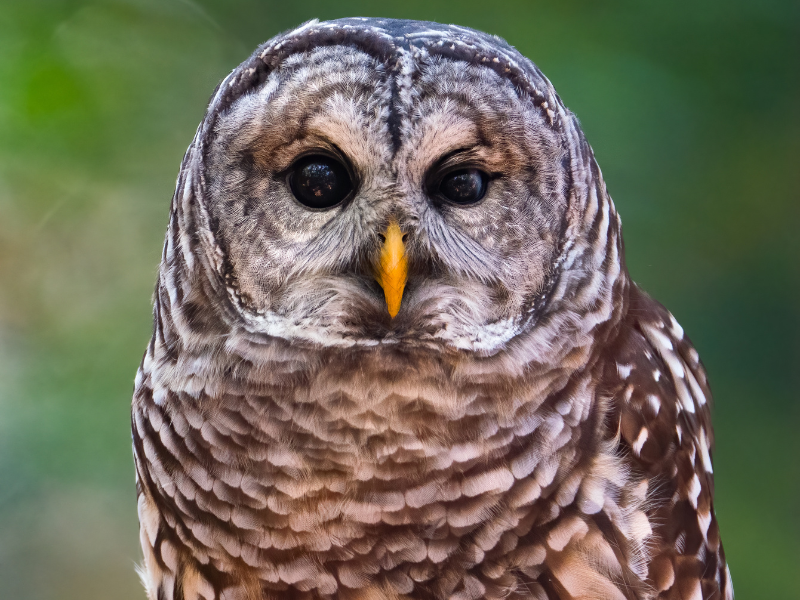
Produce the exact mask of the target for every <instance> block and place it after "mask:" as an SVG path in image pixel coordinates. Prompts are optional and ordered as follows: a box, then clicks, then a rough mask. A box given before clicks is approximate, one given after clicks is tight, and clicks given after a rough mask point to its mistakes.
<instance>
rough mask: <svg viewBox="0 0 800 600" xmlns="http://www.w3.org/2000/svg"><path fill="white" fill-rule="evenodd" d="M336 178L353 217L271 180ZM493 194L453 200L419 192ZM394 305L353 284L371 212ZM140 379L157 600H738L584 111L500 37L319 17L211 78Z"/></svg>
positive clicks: (700, 438) (659, 330) (683, 394)
mask: <svg viewBox="0 0 800 600" xmlns="http://www.w3.org/2000/svg"><path fill="white" fill-rule="evenodd" d="M319 147H323V148H329V147H330V150H331V152H336V153H342V154H344V155H346V156H347V157H348V159H349V160H350V161H351V162H352V165H353V170H354V176H355V177H356V179H357V181H358V191H357V193H356V194H355V196H354V198H353V200H352V201H351V203H350V204H348V205H347V206H346V207H344V208H342V209H341V210H338V209H337V210H336V211H328V212H313V211H307V210H305V209H303V208H302V207H300V206H299V205H298V204H297V203H296V202H293V201H292V200H291V198H290V197H289V194H288V191H287V187H286V185H285V183H284V181H283V179H281V177H280V176H279V175H275V174H280V173H283V172H284V171H285V169H286V168H288V167H289V164H290V163H291V160H292V158H293V157H295V156H297V155H299V154H302V153H303V152H305V151H307V149H308V148H312V149H313V148H319ZM463 149H466V150H465V152H467V153H468V156H467V158H468V159H469V160H470V161H475V162H477V163H479V164H481V165H482V166H483V167H484V168H486V169H487V170H488V171H491V172H493V173H496V174H497V175H496V177H495V178H494V179H493V180H492V182H491V184H490V189H489V192H487V198H486V199H485V200H484V201H483V202H482V203H481V205H480V206H476V207H474V208H469V209H463V208H462V209H454V208H453V207H436V206H433V205H432V204H431V203H430V202H429V201H428V199H427V197H426V195H425V193H424V190H425V176H426V175H425V174H426V172H427V169H429V168H430V165H431V164H432V163H433V162H435V161H436V160H439V159H441V157H443V156H444V157H445V160H447V158H446V157H447V156H448V155H449V154H448V153H449V152H451V151H453V150H458V151H462V150H463ZM389 218H397V219H399V221H400V223H401V226H402V227H403V228H404V230H405V231H409V232H411V233H410V234H409V240H408V254H409V260H410V275H409V286H408V288H407V291H406V294H405V295H404V297H403V305H402V308H401V312H400V313H399V314H398V316H397V317H396V319H390V318H389V317H388V315H387V314H386V308H385V305H384V304H382V296H381V295H380V294H379V293H377V292H376V287H375V286H376V284H375V283H374V280H373V279H372V277H371V276H370V272H369V264H370V262H371V261H372V260H373V258H374V256H375V253H376V252H377V251H378V248H379V243H380V242H379V236H378V234H379V233H380V231H381V230H382V227H383V226H385V224H386V222H387V219H389ZM154 315H155V327H154V334H153V338H152V340H151V342H150V344H149V345H148V347H147V350H146V352H145V356H144V359H143V361H142V364H141V367H140V369H139V372H138V373H137V377H136V385H135V393H134V398H133V412H132V428H133V446H134V456H135V464H136V475H137V491H138V508H139V519H140V523H141V543H142V548H143V551H144V564H143V568H142V579H143V581H144V583H145V586H146V588H147V593H148V596H149V598H150V599H151V600H181V599H183V600H195V599H204V600H212V599H213V600H217V599H220V600H222V599H225V600H234V599H236V600H238V599H242V600H259V599H267V598H269V599H273V598H274V599H278V598H309V599H311V598H342V599H353V600H356V599H359V600H360V599H365V600H366V599H375V600H378V599H381V600H382V599H386V600H389V599H392V600H394V599H398V598H409V599H411V598H419V599H431V600H433V599H436V600H439V599H445V598H449V599H458V600H477V599H479V598H487V599H495V598H497V599H501V598H519V599H523V598H524V599H538V600H544V599H574V600H577V599H598V600H599V599H643V600H644V599H656V598H658V599H665V600H666V599H681V600H708V599H717V600H722V599H731V598H733V589H732V585H731V582H730V574H729V571H728V569H727V566H726V563H725V558H724V553H723V550H722V545H721V542H720V536H719V529H718V525H717V521H716V518H715V516H714V510H713V469H712V461H711V451H712V445H713V434H712V429H711V420H710V401H711V396H710V392H709V387H708V382H707V380H706V375H705V371H704V370H703V367H702V365H701V364H700V362H699V358H698V355H697V352H696V351H695V350H694V348H693V347H692V345H691V343H690V342H689V340H688V338H687V337H686V336H685V335H684V332H683V330H682V329H681V327H680V325H678V323H677V322H676V321H675V319H674V318H673V317H672V316H671V315H670V314H669V313H668V312H667V311H666V310H665V309H664V308H662V307H661V306H660V305H659V304H658V303H657V302H655V301H654V300H652V299H650V298H649V297H648V296H647V295H646V294H645V293H644V292H642V291H641V290H640V289H639V288H638V287H636V286H635V285H634V284H633V283H631V282H630V279H629V276H628V274H627V271H626V269H625V266H624V258H623V254H622V238H621V227H620V220H619V217H618V216H617V213H616V211H615V209H614V205H613V203H612V202H611V199H610V198H609V196H608V194H607V192H606V189H605V184H604V183H603V180H602V176H601V174H600V171H599V169H598V167H597V165H596V163H595V160H594V157H593V155H592V152H591V149H590V148H589V146H588V144H587V143H586V141H585V139H584V137H583V134H582V132H581V131H580V128H579V126H578V124H577V120H576V119H575V118H574V117H573V115H572V114H571V113H570V112H569V111H568V110H567V109H566V108H565V107H564V106H563V104H562V103H561V100H560V99H559V97H558V96H557V94H556V93H555V91H554V90H553V88H552V86H551V85H550V83H549V82H548V81H547V79H546V78H545V77H544V76H543V75H542V74H541V72H540V71H539V70H538V69H537V68H536V67H535V66H534V65H533V64H532V63H531V62H530V61H528V60H527V59H525V58H524V57H522V56H521V55H519V54H518V53H517V52H516V51H515V50H513V49H512V48H511V47H509V46H508V45H507V44H506V43H505V42H503V41H502V40H499V39H498V38H493V37H490V36H487V35H485V34H481V33H479V32H475V31H473V30H469V29H465V28H460V27H454V26H443V25H438V24H434V23H422V22H409V21H389V20H378V19H345V20H342V21H334V22H330V23H318V22H310V23H307V24H305V25H303V26H302V27H300V28H298V29H297V30H294V31H291V32H288V33H286V34H284V35H282V36H279V37H277V38H275V39H273V40H271V41H270V42H267V43H266V44H265V45H264V46H262V47H260V48H259V49H257V50H256V52H255V53H254V54H253V56H252V57H251V58H250V59H248V60H247V61H245V62H244V63H243V64H242V65H240V66H239V67H238V68H237V69H235V70H234V71H233V72H232V73H231V74H230V75H229V76H228V77H227V78H226V79H225V80H224V81H223V82H222V83H221V84H220V86H219V87H218V89H217V91H216V93H215V95H214V96H213V98H212V100H211V104H210V106H209V109H208V112H207V115H206V118H205V119H204V121H203V123H202V124H201V126H200V127H199V128H198V131H197V134H196V136H195V139H194V140H193V142H192V144H191V146H190V147H189V150H188V151H187V153H186V156H185V158H184V161H183V165H182V167H181V171H180V174H179V177H178V183H177V189H176V193H175V196H174V198H173V203H172V208H171V211H170V220H169V228H168V231H167V238H166V243H165V247H164V253H163V258H162V263H161V267H160V270H159V277H158V283H157V288H156V294H155V309H154Z"/></svg>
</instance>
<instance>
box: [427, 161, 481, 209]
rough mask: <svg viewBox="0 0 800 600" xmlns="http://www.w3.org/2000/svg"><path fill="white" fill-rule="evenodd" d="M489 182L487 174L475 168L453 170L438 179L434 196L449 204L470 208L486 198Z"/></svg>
mask: <svg viewBox="0 0 800 600" xmlns="http://www.w3.org/2000/svg"><path fill="white" fill-rule="evenodd" d="M489 180H490V177H489V174H488V173H486V172H485V171H482V170H481V169H478V168H476V167H463V168H460V169H453V170H450V171H447V172H446V173H444V174H443V175H442V177H441V178H440V179H439V182H438V184H437V185H436V195H437V196H440V197H441V198H443V199H444V200H445V201H447V202H448V203H449V204H454V205H456V206H472V205H475V204H477V203H478V202H480V201H481V200H483V198H484V197H485V196H486V190H487V188H488V187H489Z"/></svg>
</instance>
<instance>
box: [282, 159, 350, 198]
mask: <svg viewBox="0 0 800 600" xmlns="http://www.w3.org/2000/svg"><path fill="white" fill-rule="evenodd" d="M289 188H290V189H291V190H292V194H294V197H295V198H297V201H298V202H300V204H302V205H303V206H307V207H308V208H312V209H316V210H322V209H326V208H332V207H334V206H336V205H337V204H339V203H340V202H341V201H342V200H344V199H345V198H346V197H347V195H348V194H349V193H350V192H351V191H352V190H353V183H352V181H351V180H350V175H349V174H348V172H347V169H346V168H345V166H344V165H343V164H342V163H340V162H339V161H337V160H336V159H334V158H331V157H329V156H319V155H314V156H305V157H303V158H301V159H300V160H299V161H298V162H297V163H295V165H294V166H293V167H292V170H291V171H290V173H289Z"/></svg>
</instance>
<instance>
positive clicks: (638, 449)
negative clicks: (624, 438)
mask: <svg viewBox="0 0 800 600" xmlns="http://www.w3.org/2000/svg"><path fill="white" fill-rule="evenodd" d="M648 435H649V433H648V431H647V427H642V429H641V430H640V431H639V436H638V437H637V438H636V441H634V442H633V446H632V448H633V453H634V454H635V455H636V456H640V455H641V453H642V446H644V443H645V442H646V441H647V436H648Z"/></svg>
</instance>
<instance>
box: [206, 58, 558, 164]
mask: <svg viewBox="0 0 800 600" xmlns="http://www.w3.org/2000/svg"><path fill="white" fill-rule="evenodd" d="M397 60H398V61H403V60H405V61H406V63H408V64H406V65H405V66H404V67H403V68H402V69H399V70H398V69H397V68H387V65H386V61H385V59H383V58H382V57H379V56H375V55H372V54H370V53H368V52H366V51H364V50H362V49H358V48H354V47H351V46H344V45H343V46H321V47H316V48H311V49H307V50H305V51H303V52H298V53H295V54H291V55H289V56H287V57H286V58H285V59H284V60H283V61H282V62H281V63H280V65H279V66H278V67H277V68H276V69H274V70H273V71H272V72H271V73H270V75H269V77H268V78H267V80H266V81H265V82H264V83H263V84H262V85H261V86H260V88H258V89H256V90H254V91H253V92H251V93H249V94H245V95H244V96H242V97H241V98H239V100H238V101H237V102H236V103H235V104H234V105H233V107H231V109H230V110H229V111H227V114H226V115H224V117H223V118H222V119H221V120H220V121H219V122H218V124H217V133H218V134H220V133H222V134H223V136H224V135H225V133H227V134H229V136H228V137H229V139H232V140H234V142H233V143H234V146H239V150H241V151H245V148H246V147H250V148H251V149H252V151H253V153H254V155H255V158H256V159H258V162H261V163H262V164H269V165H270V167H271V168H272V169H274V170H275V171H281V170H283V169H286V168H288V167H289V166H290V163H291V161H292V160H293V158H295V157H297V156H299V155H301V154H303V153H304V152H307V151H311V150H313V149H317V148H319V147H323V148H325V147H327V148H332V149H333V148H335V149H337V150H339V151H341V152H342V153H344V154H345V155H346V156H347V157H348V158H350V159H351V160H352V161H354V163H356V164H355V166H356V167H357V168H358V167H364V168H365V169H369V168H371V167H375V166H378V167H390V166H391V165H392V164H393V163H397V162H398V161H403V162H410V163H411V164H410V165H409V166H410V167H411V169H410V171H419V170H420V169H423V170H424V168H425V167H426V166H429V164H430V162H431V161H433V160H436V159H438V158H440V157H442V156H444V155H446V154H448V153H449V152H452V151H453V150H458V149H467V148H476V147H477V148H482V149H483V150H484V154H485V156H483V157H482V158H483V159H484V160H485V162H487V163H489V165H488V166H489V167H492V164H491V163H492V162H495V163H497V166H500V165H502V164H505V165H509V164H513V163H514V157H513V156H510V155H509V154H520V153H522V154H527V153H526V152H525V151H526V148H525V145H526V144H525V140H524V139H522V138H525V137H528V138H530V137H531V135H530V134H531V132H532V131H534V130H536V129H541V130H546V129H548V128H547V127H546V123H545V119H544V117H543V115H542V111H541V110H539V109H538V108H537V107H536V106H535V105H534V104H533V103H532V102H531V101H530V99H528V98H526V97H525V95H524V94H520V93H519V92H518V89H516V88H515V86H514V85H513V84H512V83H511V82H510V81H508V80H507V79H505V78H504V77H502V76H501V75H500V74H498V73H497V72H496V71H494V70H492V69H490V68H488V67H485V66H481V65H474V64H469V63H466V62H464V61H461V60H457V59H451V58H446V57H442V56H435V55H433V56H430V55H426V56H425V57H424V58H420V57H419V56H417V57H416V58H413V57H412V56H411V55H410V54H403V55H400V56H399V57H398V59H397ZM515 133H516V134H518V135H514V134H515ZM547 133H549V134H550V135H549V137H550V138H551V139H550V140H549V142H550V143H551V144H553V143H556V140H555V137H557V136H555V135H554V132H552V131H548V132H547ZM512 137H516V138H517V139H515V140H514V143H513V144H509V143H508V141H509V139H510V138H512ZM534 137H535V136H534ZM234 149H236V148H234ZM517 158H518V159H523V160H524V157H522V156H518V157H517ZM492 159H493V160H492ZM414 167H417V168H414Z"/></svg>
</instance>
